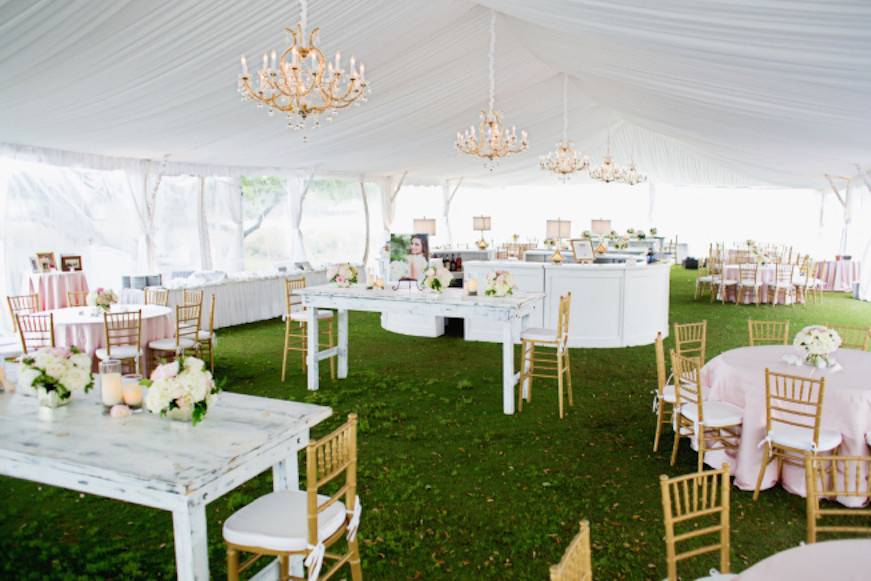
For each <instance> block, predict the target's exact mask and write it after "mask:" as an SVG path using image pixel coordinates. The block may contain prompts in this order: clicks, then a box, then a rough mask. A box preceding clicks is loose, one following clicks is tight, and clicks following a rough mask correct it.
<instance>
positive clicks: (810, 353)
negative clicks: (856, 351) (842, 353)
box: [793, 325, 841, 367]
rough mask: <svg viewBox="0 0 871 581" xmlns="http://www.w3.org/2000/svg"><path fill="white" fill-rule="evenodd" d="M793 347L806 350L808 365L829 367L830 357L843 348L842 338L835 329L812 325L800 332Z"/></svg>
mask: <svg viewBox="0 0 871 581" xmlns="http://www.w3.org/2000/svg"><path fill="white" fill-rule="evenodd" d="M793 345H795V346H796V347H800V348H801V349H804V351H805V362H806V363H807V364H808V365H811V366H813V367H829V366H830V365H831V362H830V361H829V356H830V355H831V354H832V353H834V352H835V351H836V350H837V349H838V347H840V346H841V336H840V335H838V332H837V331H835V330H834V329H829V328H828V327H823V326H822V325H811V326H809V327H805V328H804V329H802V330H801V331H799V332H798V334H797V335H796V336H795V341H794V342H793Z"/></svg>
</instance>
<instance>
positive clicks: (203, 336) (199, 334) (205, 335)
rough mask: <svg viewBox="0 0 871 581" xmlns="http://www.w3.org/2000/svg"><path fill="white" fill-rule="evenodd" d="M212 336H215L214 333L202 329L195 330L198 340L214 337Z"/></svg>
mask: <svg viewBox="0 0 871 581" xmlns="http://www.w3.org/2000/svg"><path fill="white" fill-rule="evenodd" d="M214 338H215V334H214V333H209V332H208V331H203V330H202V329H200V330H199V331H197V339H199V340H200V341H208V340H209V339H214Z"/></svg>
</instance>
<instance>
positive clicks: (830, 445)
mask: <svg viewBox="0 0 871 581" xmlns="http://www.w3.org/2000/svg"><path fill="white" fill-rule="evenodd" d="M825 391H826V378H825V377H821V378H819V379H812V378H809V377H802V376H800V375H788V374H785V373H776V372H774V371H771V370H770V369H767V368H766V369H765V431H766V434H767V435H766V436H765V440H764V441H763V444H764V448H763V453H762V464H761V465H760V467H759V476H758V477H757V478H756V489H755V490H754V491H753V500H756V499H758V498H759V491H760V490H761V488H762V479H763V477H764V476H765V470H766V469H767V468H768V465H769V464H771V463H772V462H775V461H776V462H777V474H778V475H780V472H781V470H782V469H783V464H792V465H794V466H804V457H805V456H807V455H816V454H817V452H822V453H827V452H831V451H833V450H835V449H836V448H837V447H838V446H840V445H841V433H840V432H836V431H834V430H823V429H821V428H820V418H821V417H822V415H823V397H824V395H825Z"/></svg>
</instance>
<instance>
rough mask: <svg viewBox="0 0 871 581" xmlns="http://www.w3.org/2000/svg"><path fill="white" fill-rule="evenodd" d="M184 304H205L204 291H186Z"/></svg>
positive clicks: (183, 298) (183, 297) (183, 295)
mask: <svg viewBox="0 0 871 581" xmlns="http://www.w3.org/2000/svg"><path fill="white" fill-rule="evenodd" d="M182 303H183V304H184V305H186V306H187V305H202V304H203V289H187V288H186V289H184V291H183V294H182Z"/></svg>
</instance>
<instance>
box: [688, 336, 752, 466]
mask: <svg viewBox="0 0 871 581" xmlns="http://www.w3.org/2000/svg"><path fill="white" fill-rule="evenodd" d="M671 368H672V370H673V372H674V388H675V389H674V392H675V404H674V409H675V414H676V420H677V421H676V422H675V427H676V429H675V433H674V447H673V448H672V451H671V465H672V466H674V463H675V461H676V460H677V451H678V448H679V447H680V439H681V437H689V438H694V439H695V440H696V441H697V442H698V471H699V472H701V471H702V469H703V468H704V467H705V453H706V452H708V451H714V450H734V449H737V448H738V444H739V443H740V440H741V425H742V424H743V422H744V412H743V411H742V410H741V408H739V407H737V406H734V405H732V404H730V403H726V402H721V401H707V402H706V401H704V398H703V393H702V366H701V364H700V363H699V360H698V359H696V358H694V357H684V356H682V355H679V354H677V353H675V352H674V351H672V352H671Z"/></svg>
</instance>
